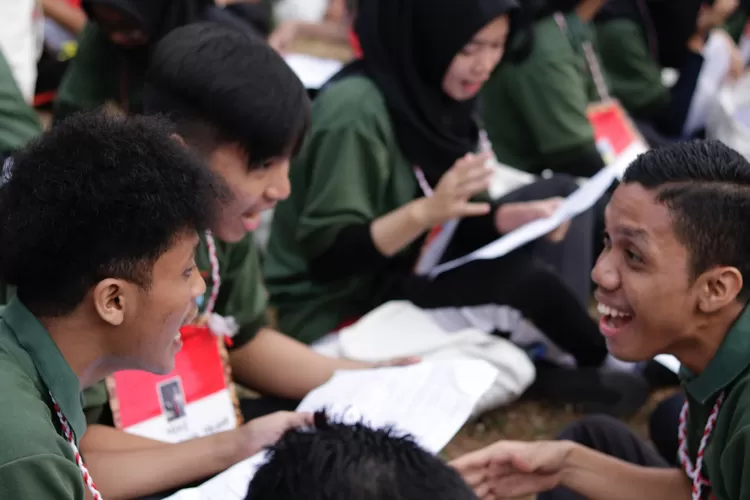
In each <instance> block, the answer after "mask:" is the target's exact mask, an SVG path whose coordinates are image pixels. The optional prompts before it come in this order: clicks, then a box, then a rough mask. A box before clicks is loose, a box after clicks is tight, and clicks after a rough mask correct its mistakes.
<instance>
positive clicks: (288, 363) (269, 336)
mask: <svg viewBox="0 0 750 500" xmlns="http://www.w3.org/2000/svg"><path fill="white" fill-rule="evenodd" d="M229 356H230V361H231V363H232V373H233V374H234V377H235V378H236V379H237V380H238V381H239V382H240V383H242V384H243V385H245V386H247V387H249V388H251V389H254V390H256V391H258V392H261V393H263V394H267V395H270V396H277V397H282V398H287V399H294V400H298V399H302V398H304V397H305V396H306V395H307V393H308V392H310V391H311V390H313V389H315V388H316V387H319V386H320V385H322V384H324V383H325V382H327V381H328V379H330V378H331V376H332V375H333V372H334V371H336V370H344V369H363V368H369V367H370V365H368V364H366V363H360V362H357V361H350V360H345V359H338V358H331V357H328V356H324V355H322V354H319V353H317V352H315V351H313V350H312V349H310V347H308V346H307V345H305V344H303V343H301V342H299V341H297V340H294V339H292V338H290V337H288V336H286V335H284V334H282V333H279V332H277V331H275V330H272V329H270V328H263V329H262V330H260V331H259V332H258V334H257V336H256V337H255V338H254V339H253V340H251V341H250V342H248V343H247V344H246V345H244V346H243V347H240V348H239V349H235V350H234V351H232V352H231V353H230V355H229Z"/></svg>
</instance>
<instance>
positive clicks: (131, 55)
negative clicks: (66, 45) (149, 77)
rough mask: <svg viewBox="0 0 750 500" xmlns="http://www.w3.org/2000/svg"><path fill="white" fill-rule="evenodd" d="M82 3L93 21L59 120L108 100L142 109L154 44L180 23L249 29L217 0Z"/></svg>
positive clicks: (63, 93) (61, 100)
mask: <svg viewBox="0 0 750 500" xmlns="http://www.w3.org/2000/svg"><path fill="white" fill-rule="evenodd" d="M81 6H82V7H83V9H84V10H85V11H86V14H87V15H88V18H89V21H90V22H89V23H88V24H87V25H86V28H84V30H83V33H82V34H81V37H80V39H79V45H78V51H77V54H76V57H75V59H74V60H73V62H72V63H71V65H70V67H69V68H68V70H67V71H66V73H65V76H64V77H63V80H62V83H61V84H60V88H59V90H58V93H57V98H56V100H55V104H54V114H55V119H56V120H59V119H62V118H64V117H65V116H68V115H70V114H71V113H75V112H79V111H91V110H93V109H96V108H99V107H101V106H102V105H104V104H106V103H109V102H114V103H115V104H117V105H118V106H119V107H120V108H121V109H122V110H123V111H124V112H126V113H140V112H141V111H142V92H143V85H144V77H145V71H146V67H147V66H148V57H149V54H150V51H151V48H152V47H154V46H155V45H156V42H158V41H159V40H160V39H161V38H162V37H164V36H165V35H166V34H167V33H169V32H170V31H172V30H173V29H175V28H178V27H180V26H183V25H185V24H190V23H193V22H197V21H201V20H208V21H215V22H220V23H224V24H228V25H232V26H235V27H237V28H238V29H249V25H248V24H246V23H245V22H244V21H241V20H240V18H238V17H236V16H235V15H233V14H231V13H230V12H228V11H225V10H224V9H221V8H219V7H217V6H215V5H214V0H83V2H81Z"/></svg>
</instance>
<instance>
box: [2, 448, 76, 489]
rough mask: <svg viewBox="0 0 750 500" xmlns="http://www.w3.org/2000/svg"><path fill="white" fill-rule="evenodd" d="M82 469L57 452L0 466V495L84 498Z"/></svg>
mask: <svg viewBox="0 0 750 500" xmlns="http://www.w3.org/2000/svg"><path fill="white" fill-rule="evenodd" d="M84 488H85V486H84V484H83V479H82V476H81V471H80V470H79V469H78V467H77V466H76V464H75V463H74V462H72V461H71V460H67V459H65V458H63V457H61V456H58V455H52V454H48V455H35V456H31V457H26V458H22V459H19V460H15V461H13V462H10V463H6V464H4V465H2V466H0V498H3V499H9V500H10V499H11V498H12V499H14V500H24V499H28V500H32V499H33V500H85V490H84Z"/></svg>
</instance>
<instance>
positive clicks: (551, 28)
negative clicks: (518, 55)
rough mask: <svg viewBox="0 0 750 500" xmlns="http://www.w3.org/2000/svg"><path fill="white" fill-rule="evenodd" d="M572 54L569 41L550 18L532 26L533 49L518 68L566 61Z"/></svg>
mask: <svg viewBox="0 0 750 500" xmlns="http://www.w3.org/2000/svg"><path fill="white" fill-rule="evenodd" d="M574 54H575V52H574V51H573V47H572V45H571V43H570V40H569V39H568V37H567V36H566V35H565V33H564V32H563V30H562V29H561V28H560V26H558V25H557V23H556V22H555V20H554V18H553V17H551V16H550V17H546V18H544V19H541V20H539V21H537V22H536V23H535V24H534V47H533V49H532V51H531V55H530V56H529V57H528V59H526V60H525V61H523V63H522V64H520V66H525V65H527V64H531V65H539V64H540V63H543V62H547V61H567V60H568V59H569V58H571V57H573V56H574Z"/></svg>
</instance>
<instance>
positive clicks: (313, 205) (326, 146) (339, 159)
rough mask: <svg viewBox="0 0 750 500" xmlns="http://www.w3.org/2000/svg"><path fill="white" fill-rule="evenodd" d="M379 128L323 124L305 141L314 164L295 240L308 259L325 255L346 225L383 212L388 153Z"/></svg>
mask: <svg viewBox="0 0 750 500" xmlns="http://www.w3.org/2000/svg"><path fill="white" fill-rule="evenodd" d="M375 130H376V129H374V127H368V126H367V124H366V123H364V124H363V123H360V124H354V126H351V127H347V128H344V127H338V128H336V129H335V130H323V131H321V132H320V133H318V134H316V135H315V136H313V137H311V138H310V140H309V143H308V144H307V145H306V148H305V149H306V151H305V156H306V158H307V159H308V161H309V162H311V163H312V165H309V167H310V168H308V173H309V178H308V179H306V180H307V183H308V188H307V198H306V199H305V206H304V209H303V212H302V214H301V217H300V220H299V226H298V227H297V240H298V242H299V244H300V248H302V251H303V252H305V256H306V257H307V259H308V260H312V259H314V258H316V257H318V256H320V255H322V254H323V253H324V252H325V251H326V250H327V249H328V248H329V247H330V245H331V244H332V243H333V241H334V239H335V237H336V235H337V234H338V232H339V231H340V230H341V228H342V227H345V226H349V225H353V224H368V223H369V222H370V221H372V220H373V219H375V218H376V217H379V216H380V215H384V214H381V213H379V211H378V207H377V201H378V199H380V198H381V193H382V192H383V190H384V188H385V185H386V183H387V182H388V170H389V165H390V162H389V158H390V155H389V150H388V147H387V146H386V142H385V139H384V137H383V136H382V135H381V134H378V133H377V132H376V131H375ZM331 179H335V182H332V181H331Z"/></svg>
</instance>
